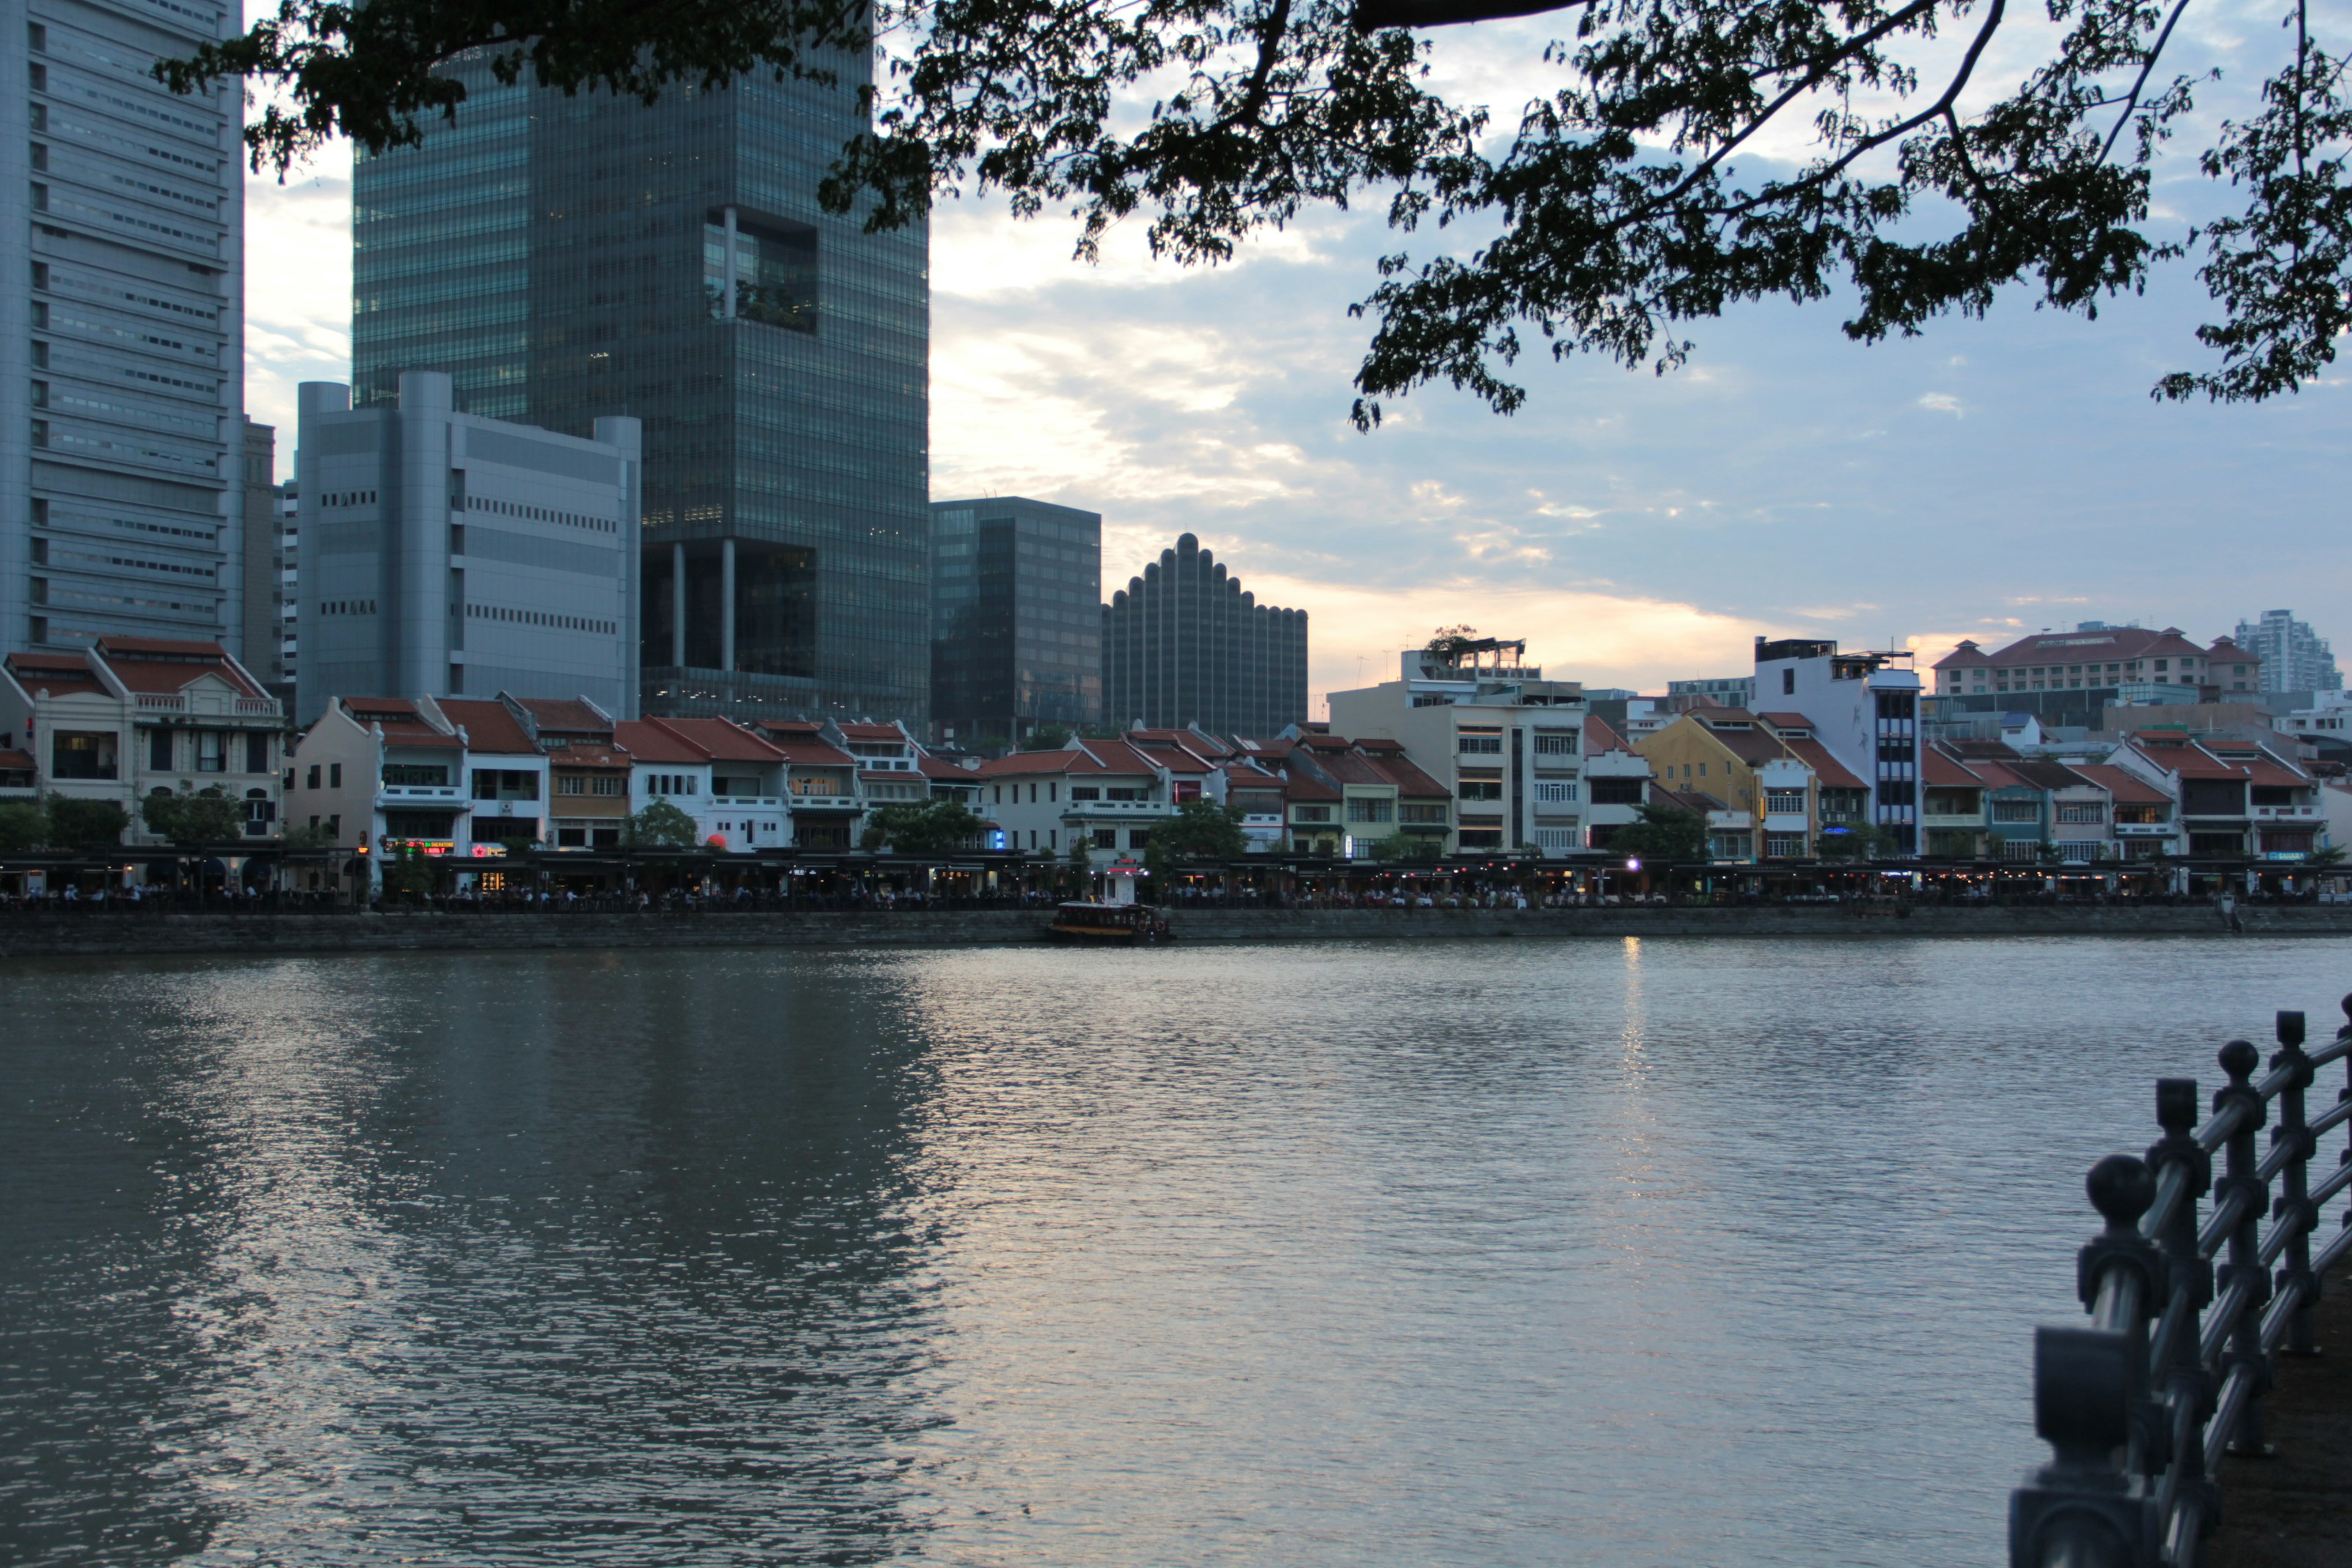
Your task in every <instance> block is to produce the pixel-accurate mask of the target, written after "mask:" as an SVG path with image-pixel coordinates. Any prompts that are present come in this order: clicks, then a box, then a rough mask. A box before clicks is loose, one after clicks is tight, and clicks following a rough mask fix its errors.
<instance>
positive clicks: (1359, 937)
mask: <svg viewBox="0 0 2352 1568" xmlns="http://www.w3.org/2000/svg"><path fill="white" fill-rule="evenodd" d="M1050 915H1051V908H1050V906H1045V905H1040V906H1035V907H1029V908H1012V909H1006V908H985V909H957V910H940V909H929V910H910V909H898V910H734V909H730V908H726V907H724V906H723V905H713V906H707V907H704V908H699V909H696V910H662V909H655V910H647V911H643V912H638V911H626V912H619V911H613V910H593V909H581V910H565V909H564V908H562V906H560V905H559V906H556V907H555V908H553V909H551V910H545V911H539V910H490V909H484V910H473V909H466V908H462V907H460V908H455V909H447V910H432V909H406V910H404V909H400V908H397V907H395V908H392V909H387V910H353V909H340V910H339V909H329V908H314V909H297V910H285V909H279V910H270V909H262V910H256V911H250V912H248V911H246V910H205V911H191V912H157V911H155V910H137V911H123V910H91V909H82V910H56V909H54V908H51V909H22V908H20V909H16V910H10V911H7V912H6V913H5V914H0V958H26V957H34V956H39V955H67V954H107V953H124V954H171V953H259V952H273V953H310V952H403V951H415V952H461V951H480V950H488V949H503V950H509V951H530V950H549V949H579V948H728V947H752V948H757V947H777V948H807V947H915V948H923V947H970V946H1007V945H1018V944H1024V943H1033V942H1046V941H1048V940H1050V939H1049V938H1048V937H1047V935H1046V932H1045V926H1046V922H1047V921H1048V920H1049V918H1050ZM1170 918H1171V921H1172V923H1173V928H1174V933H1175V937H1176V940H1178V941H1180V942H1190V943H1202V942H1233V943H1280V942H1335V941H1365V940H1370V941H1382V940H1385V941H1404V942H1429V941H1433V940H1444V939H1468V938H1535V939H1542V938H1555V939H1572V938H1579V937H1583V938H1612V939H1615V938H1622V937H1629V936H1633V937H1669V936H1673V937H1706V936H1720V937H1787V938H1803V937H1849V938H1850V937H1857V936H1862V937H1874V936H1886V937H1922V936H1943V937H2014V936H2048V937H2066V936H2104V937H2114V936H2210V937H2214V938H2217V939H2228V938H2231V937H2232V936H2235V935H2263V936H2293V935H2307V936H2352V906H2347V905H2338V904H2314V903H2275V904H2270V903H2252V902H2250V903H2242V904H2239V905H2237V906H2236V907H2235V908H2234V909H2232V910H2228V911H2224V910H2221V909H2220V908H2218V907H2215V906H2212V905H2206V904H2198V903H2187V902H2183V903H2159V902H2147V903H2118V904H1998V905H1966V904H1918V905H1908V904H1881V903H1846V904H1839V903H1821V904H1803V903H1788V904H1765V905H1757V906H1752V907H1738V906H1706V905H1685V906H1675V905H1645V904H1627V905H1618V906H1612V905H1603V906H1598V907H1588V908H1580V909H1565V910H1559V909H1553V910H1546V909H1527V910H1517V909H1498V910H1476V909H1459V910H1414V909H1395V908H1392V909H1315V910H1300V909H1233V908H1216V907H1213V906H1205V905H1203V906H1198V907H1189V908H1187V907H1179V908H1176V909H1173V910H1170Z"/></svg>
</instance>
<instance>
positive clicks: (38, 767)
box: [0, 637, 285, 844]
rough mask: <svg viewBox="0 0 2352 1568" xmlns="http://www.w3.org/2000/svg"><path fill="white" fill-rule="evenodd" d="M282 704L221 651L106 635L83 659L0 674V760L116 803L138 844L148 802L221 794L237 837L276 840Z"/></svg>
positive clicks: (16, 659)
mask: <svg viewBox="0 0 2352 1568" xmlns="http://www.w3.org/2000/svg"><path fill="white" fill-rule="evenodd" d="M284 724H285V715H284V712H283V710H281V709H280V708H279V706H278V700H277V699H276V698H273V697H271V696H270V695H269V694H268V692H266V691H264V690H263V689H261V683H260V682H259V681H257V680H256V679H254V678H253V676H252V674H251V672H249V671H248V670H247V669H246V668H245V667H244V666H243V665H241V664H239V663H238V662H237V661H236V659H235V658H231V657H230V656H229V653H228V650H227V649H226V648H224V647H221V645H220V644H218V643H211V642H180V641H176V640H173V639H169V638H156V637H100V638H98V639H97V640H96V641H95V642H93V643H92V644H91V646H90V647H88V648H86V649H83V650H81V651H79V652H74V653H66V652H39V651H27V652H23V653H15V654H10V655H9V656H8V658H7V659H6V661H5V668H0V751H17V750H21V751H22V752H25V753H26V754H27V755H28V756H29V757H30V759H31V760H32V763H33V766H34V769H35V772H36V773H37V782H38V787H39V788H40V789H41V790H43V791H54V792H56V793H57V794H59V795H68V796H70V797H73V798H76V799H82V800H109V801H112V802H114V803H115V804H117V805H121V807H122V809H123V810H124V811H125V812H126V813H128V814H129V815H130V817H131V831H130V839H131V842H132V843H134V844H154V843H160V842H162V840H161V839H160V838H159V837H158V836H156V835H154V834H152V833H150V832H148V831H147V830H146V827H145V826H144V824H143V823H142V822H141V820H140V816H139V802H140V801H141V800H142V799H144V798H145V797H146V796H148V795H153V794H156V793H158V792H161V793H163V794H166V795H177V794H182V793H191V794H194V793H201V792H202V791H204V790H206V789H211V788H215V787H217V788H218V789H219V790H220V791H221V793H222V794H224V795H227V796H229V797H230V798H231V799H233V800H236V802H238V803H239V805H240V807H241V810H242V815H243V816H244V818H245V830H244V837H248V838H269V837H276V835H277V833H278V799H279V794H280V791H279V781H278V762H279V757H278V736H279V731H280V730H281V729H282V728H283V727H284Z"/></svg>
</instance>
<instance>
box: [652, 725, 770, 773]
mask: <svg viewBox="0 0 2352 1568" xmlns="http://www.w3.org/2000/svg"><path fill="white" fill-rule="evenodd" d="M646 723H648V724H658V725H660V726H661V727H662V728H663V729H665V730H667V731H669V732H670V733H671V734H673V735H676V736H677V737H679V738H680V739H681V740H684V741H686V742H688V743H689V744H691V745H696V746H699V747H701V748H702V750H703V752H704V753H705V754H706V755H708V756H709V757H711V758H712V759H714V760H716V761H718V762H722V763H780V762H782V761H783V757H784V754H783V752H781V751H778V750H777V749H776V748H775V747H774V746H772V745H771V744H769V743H768V742H766V741H763V740H761V738H760V737H759V736H757V735H755V734H753V733H752V732H751V731H749V730H747V729H745V728H744V727H743V726H742V725H740V724H738V723H736V722H735V721H732V720H730V719H648V720H646Z"/></svg>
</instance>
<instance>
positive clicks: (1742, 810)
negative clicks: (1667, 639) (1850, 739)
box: [1642, 708, 1814, 860]
mask: <svg viewBox="0 0 2352 1568" xmlns="http://www.w3.org/2000/svg"><path fill="white" fill-rule="evenodd" d="M1779 717H1780V718H1781V719H1782V720H1783V721H1790V723H1791V725H1792V727H1793V728H1796V729H1798V730H1801V731H1804V732H1805V734H1806V736H1807V738H1808V739H1809V740H1810V738H1811V729H1810V727H1809V726H1808V725H1806V724H1805V722H1804V721H1801V720H1800V719H1798V718H1797V717H1796V716H1795V715H1793V714H1785V713H1784V714H1781V715H1780V716H1779ZM1642 754H1643V756H1644V757H1645V758H1647V759H1648V760H1649V763H1650V765H1651V767H1652V768H1653V769H1654V770H1655V772H1656V774H1657V776H1658V778H1659V779H1660V780H1661V781H1662V782H1663V783H1664V784H1665V785H1666V787H1667V788H1669V789H1672V790H1675V791H1681V792H1696V793H1697V794H1699V795H1705V796H1707V797H1709V798H1710V799H1712V800H1714V801H1715V802H1717V806H1716V807H1715V808H1714V810H1715V811H1719V812H1723V813H1728V814H1733V815H1734V816H1736V815H1738V814H1745V815H1746V816H1747V817H1748V820H1749V821H1750V822H1752V823H1753V824H1754V826H1752V827H1750V828H1748V829H1747V830H1746V833H1745V835H1744V837H1745V841H1744V842H1743V841H1742V838H1743V835H1742V832H1741V830H1740V829H1739V828H1738V827H1735V826H1732V817H1731V816H1726V817H1724V818H1722V819H1721V824H1720V826H1717V819H1716V818H1715V816H1714V815H1713V813H1712V812H1711V813H1710V825H1709V832H1708V837H1709V841H1710V842H1709V848H1710V851H1711V852H1713V853H1715V854H1716V855H1717V858H1722V859H1727V860H1755V859H1759V858H1761V859H1767V860H1801V859H1807V858H1811V855H1812V852H1813V831H1814V828H1813V808H1814V801H1813V772H1812V770H1811V768H1810V767H1808V766H1806V765H1805V763H1803V762H1802V761H1801V760H1800V759H1799V758H1798V756H1797V755H1796V753H1795V752H1792V751H1791V750H1790V748H1789V747H1788V746H1787V745H1786V744H1784V743H1783V742H1781V740H1780V737H1779V735H1777V734H1775V733H1774V732H1773V728H1772V726H1771V725H1770V724H1769V723H1767V722H1765V721H1762V720H1760V719H1759V718H1758V717H1757V716H1756V715H1755V714H1752V713H1750V712H1748V710H1746V709H1744V708H1698V709H1694V710H1691V711H1690V712H1688V713H1685V714H1684V715H1683V716H1682V717H1681V718H1679V719H1677V720H1675V721H1674V722H1673V723H1672V724H1669V725H1667V726H1666V727H1665V728H1664V729H1663V730H1661V731H1658V732H1657V733H1656V734H1655V735H1653V736H1651V737H1650V738H1649V739H1648V740H1646V741H1644V742H1642ZM1759 840H1760V841H1759Z"/></svg>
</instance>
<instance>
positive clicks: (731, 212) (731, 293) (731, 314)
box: [725, 207, 735, 321]
mask: <svg viewBox="0 0 2352 1568" xmlns="http://www.w3.org/2000/svg"><path fill="white" fill-rule="evenodd" d="M725 277H726V279H727V300H726V310H725V314H726V317H727V319H728V320H729V321H733V320H734V319H735V209H734V208H733V207H729V208H728V209H727V271H726V274H725Z"/></svg>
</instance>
